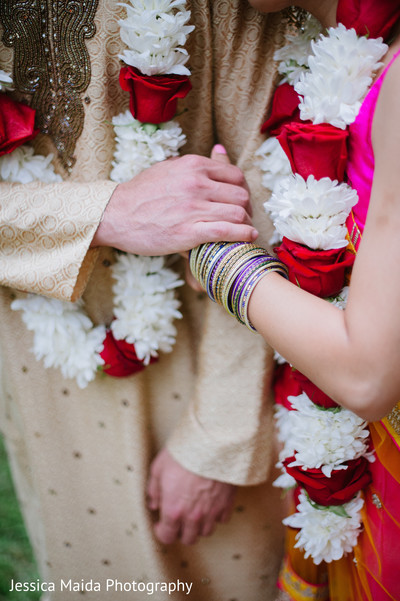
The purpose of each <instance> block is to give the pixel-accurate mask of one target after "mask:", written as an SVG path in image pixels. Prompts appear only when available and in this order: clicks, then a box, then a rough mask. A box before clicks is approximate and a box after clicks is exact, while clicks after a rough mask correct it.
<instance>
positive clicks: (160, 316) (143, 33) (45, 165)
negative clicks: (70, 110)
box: [0, 0, 194, 388]
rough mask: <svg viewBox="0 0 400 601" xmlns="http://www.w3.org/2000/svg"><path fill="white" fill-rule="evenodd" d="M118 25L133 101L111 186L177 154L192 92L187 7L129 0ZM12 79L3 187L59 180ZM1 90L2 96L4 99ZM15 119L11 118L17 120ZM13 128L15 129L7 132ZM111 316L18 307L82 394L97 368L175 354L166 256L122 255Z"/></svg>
mask: <svg viewBox="0 0 400 601" xmlns="http://www.w3.org/2000/svg"><path fill="white" fill-rule="evenodd" d="M121 6H123V7H124V8H125V9H126V14H127V17H126V19H122V20H120V21H119V26H120V36H121V40H122V41H123V42H124V44H125V45H126V48H125V50H124V51H123V53H122V55H121V56H120V59H121V60H122V61H123V63H124V64H123V66H122V68H121V71H120V78H119V81H120V85H121V87H122V89H123V90H125V91H127V92H129V94H130V110H128V111H125V112H123V113H121V114H120V115H117V116H115V117H114V118H113V121H112V123H113V127H114V133H115V152H114V159H113V162H112V165H111V173H110V179H111V180H112V181H115V182H118V183H122V182H126V181H128V180H130V179H131V178H133V177H134V176H136V175H137V174H138V173H140V172H141V171H143V170H144V169H146V168H148V167H150V166H151V165H153V164H155V163H157V162H159V161H163V160H165V159H168V158H170V157H175V156H178V154H179V149H180V148H181V147H182V146H183V144H184V143H185V141H186V138H185V135H184V134H183V132H182V130H181V128H180V126H179V124H178V123H177V122H175V121H174V120H173V118H174V116H175V114H176V110H177V102H178V100H179V99H180V98H184V97H185V96H186V94H187V93H188V92H189V91H190V89H191V84H190V81H189V76H190V71H189V69H188V68H187V67H186V66H185V65H186V62H187V60H188V58H189V57H188V53H187V51H186V50H185V48H184V45H185V43H186V39H187V36H188V35H189V34H190V33H191V32H192V31H193V29H194V27H193V26H192V25H188V22H189V19H190V11H188V10H186V2H185V1H184V0H129V2H127V3H125V4H121ZM10 89H12V79H11V77H10V76H9V75H8V74H7V73H5V72H4V71H1V70H0V181H6V182H15V183H29V182H31V181H33V180H39V181H42V182H46V183H52V182H59V181H61V180H62V178H61V176H60V175H58V174H56V173H55V172H54V168H53V165H52V159H53V156H52V155H48V156H46V157H44V156H41V155H37V154H34V151H33V149H32V148H31V147H30V146H27V145H26V142H28V141H29V140H31V139H33V138H34V137H35V135H36V134H37V133H38V132H37V131H36V130H35V129H34V117H35V111H34V110H33V109H31V108H30V107H28V106H25V105H24V104H22V103H17V102H14V101H13V100H11V99H10V98H9V97H8V96H7V94H6V93H4V92H7V91H9V90H10ZM1 92H2V93H1ZM10 116H12V118H10ZM10 124H12V127H11V126H10ZM112 275H113V279H114V285H113V293H114V318H113V321H112V322H111V324H102V325H98V326H95V325H94V324H93V323H92V321H91V320H90V318H89V317H88V315H87V314H86V312H85V309H84V304H83V302H82V301H78V302H76V303H68V302H63V301H60V300H56V299H50V298H45V297H41V296H37V295H34V294H28V295H27V296H26V298H21V299H17V300H15V301H13V303H12V304H11V308H12V309H13V310H15V311H22V319H23V321H24V323H25V324H26V326H27V328H28V329H29V330H31V331H32V332H33V334H34V336H33V338H34V342H33V349H32V350H33V352H34V354H35V357H36V359H37V360H43V361H44V365H45V367H46V368H47V367H53V368H59V369H61V372H62V374H63V376H64V377H66V378H74V379H75V380H76V382H77V384H78V386H79V387H81V388H84V387H85V386H87V385H88V383H89V382H90V381H92V380H93V379H94V378H95V376H96V373H97V371H99V370H100V371H102V372H104V373H106V374H108V375H111V376H115V377H124V376H128V375H131V374H133V373H136V372H138V371H141V370H142V369H143V368H144V367H145V366H147V365H148V364H149V363H151V362H152V361H154V360H156V359H157V358H158V355H159V352H170V351H171V350H172V347H173V345H174V343H175V336H176V328H175V326H174V324H173V322H174V320H175V319H179V318H181V317H182V315H181V313H180V312H179V305H180V303H179V301H178V300H177V299H176V298H175V289H176V288H177V287H179V286H180V285H182V284H183V282H182V281H181V280H179V279H178V276H177V274H176V273H175V272H174V271H172V270H171V269H169V268H168V267H167V266H166V261H165V259H164V258H162V257H139V256H136V255H130V254H125V253H121V252H117V251H116V262H115V264H114V265H113V266H112Z"/></svg>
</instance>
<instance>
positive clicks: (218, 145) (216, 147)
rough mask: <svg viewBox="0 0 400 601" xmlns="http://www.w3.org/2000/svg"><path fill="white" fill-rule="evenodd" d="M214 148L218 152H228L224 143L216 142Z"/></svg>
mask: <svg viewBox="0 0 400 601" xmlns="http://www.w3.org/2000/svg"><path fill="white" fill-rule="evenodd" d="M213 150H215V152H217V153H218V154H227V152H226V150H225V148H224V146H222V144H216V145H215V146H214V148H213Z"/></svg>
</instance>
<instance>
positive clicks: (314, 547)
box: [283, 492, 364, 565]
mask: <svg viewBox="0 0 400 601" xmlns="http://www.w3.org/2000/svg"><path fill="white" fill-rule="evenodd" d="M363 504H364V501H363V499H362V498H361V495H360V493H359V494H358V495H357V496H356V497H355V498H354V499H352V500H351V501H350V502H349V503H345V504H344V505H341V506H340V508H337V509H336V510H332V508H323V509H319V508H317V507H315V504H314V505H312V504H311V503H310V502H309V501H308V499H307V497H306V495H305V494H304V493H303V492H302V493H300V495H299V504H298V505H297V512H296V513H294V514H293V515H290V516H289V517H287V518H285V519H284V520H283V523H284V524H285V525H286V526H290V527H291V528H299V529H300V530H299V532H298V533H297V534H296V539H297V543H296V545H295V547H297V548H300V549H303V550H304V551H305V555H304V556H305V558H306V559H307V558H308V557H310V556H311V557H312V559H313V561H314V563H315V564H316V565H319V564H320V563H321V562H322V561H326V562H327V563H330V562H331V561H336V560H338V559H341V558H342V557H343V556H344V555H345V554H346V553H350V552H351V551H352V550H353V548H354V547H355V545H356V544H357V538H358V535H359V533H360V530H361V513H360V512H361V508H362V506H363ZM318 507H319V506H318ZM341 509H342V511H341ZM341 513H342V515H341ZM346 514H347V515H346Z"/></svg>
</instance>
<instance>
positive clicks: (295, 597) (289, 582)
mask: <svg viewBox="0 0 400 601" xmlns="http://www.w3.org/2000/svg"><path fill="white" fill-rule="evenodd" d="M278 587H279V588H280V590H281V591H284V592H285V593H287V594H288V595H289V596H290V599H291V601H329V586H328V583H326V584H325V583H324V584H311V583H310V582H307V581H306V580H303V578H301V577H300V576H299V575H298V574H296V572H295V571H294V570H293V568H292V565H291V563H290V559H289V557H288V556H286V557H285V560H284V562H283V565H282V568H281V572H280V574H279V579H278Z"/></svg>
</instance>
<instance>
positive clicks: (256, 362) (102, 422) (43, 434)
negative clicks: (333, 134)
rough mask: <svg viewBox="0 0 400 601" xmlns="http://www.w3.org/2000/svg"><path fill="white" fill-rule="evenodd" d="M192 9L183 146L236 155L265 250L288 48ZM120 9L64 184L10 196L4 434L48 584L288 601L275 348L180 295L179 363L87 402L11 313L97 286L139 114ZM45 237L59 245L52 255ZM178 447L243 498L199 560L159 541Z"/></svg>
mask: <svg viewBox="0 0 400 601" xmlns="http://www.w3.org/2000/svg"><path fill="white" fill-rule="evenodd" d="M190 4H191V9H192V21H193V23H194V24H195V26H196V30H195V32H194V33H193V34H192V36H191V38H190V42H189V48H188V49H189V52H190V55H191V61H190V67H191V70H192V74H193V76H192V83H193V90H192V92H191V93H190V95H189V96H188V97H187V99H186V100H185V102H184V103H183V104H182V106H181V107H180V108H182V109H183V108H187V109H188V110H187V112H186V113H184V114H183V115H182V119H181V123H182V125H183V127H184V129H185V131H186V133H187V135H188V143H187V146H186V147H185V152H198V153H200V154H205V155H207V154H208V153H209V152H210V149H211V147H212V144H213V143H214V142H215V141H220V142H222V143H224V144H225V145H226V147H227V149H228V152H229V154H230V156H231V157H232V159H233V160H234V161H237V162H238V164H239V165H240V166H241V167H242V168H243V169H244V170H245V172H246V176H247V178H248V181H249V184H250V186H251V190H252V200H253V208H254V219H255V222H256V224H257V226H258V227H259V229H260V231H262V235H261V239H262V241H263V242H266V240H267V239H268V236H269V229H270V226H269V223H268V221H267V219H266V217H265V215H264V213H263V209H262V203H263V202H264V200H265V191H263V190H262V188H261V184H260V175H259V173H258V171H257V169H256V168H254V167H253V159H254V157H253V153H254V150H255V149H256V148H257V147H258V145H259V144H260V142H261V137H260V136H259V134H258V131H259V126H260V124H261V123H262V121H263V118H264V116H265V112H266V109H267V106H268V102H269V99H270V95H271V90H272V85H273V79H274V73H273V65H272V53H273V50H274V47H275V45H276V44H278V43H281V41H282V39H281V38H282V31H281V28H280V26H279V19H278V17H277V16H276V15H275V16H261V15H259V14H257V13H256V11H254V10H253V9H252V8H250V7H249V6H248V4H247V2H246V1H245V0H230V1H229V0H214V1H213V2H212V3H210V2H208V1H207V0H196V1H194V0H193V1H192V2H190ZM122 10H123V9H122V8H120V7H118V6H117V4H116V3H115V2H114V1H113V0H100V3H99V8H98V11H97V14H96V27H97V33H96V35H95V37H94V38H93V39H91V40H89V41H88V43H87V46H88V49H89V52H90V56H91V64H92V80H91V83H90V86H89V88H88V90H87V92H85V96H88V98H90V102H88V103H86V104H85V111H86V118H85V128H84V132H83V134H82V136H81V138H80V139H79V140H78V144H77V163H76V165H75V167H74V169H73V171H72V174H71V177H70V178H69V180H68V181H66V182H65V183H63V184H60V185H57V186H56V188H49V187H46V186H43V185H39V184H37V185H36V184H35V185H34V186H32V190H34V194H33V195H32V194H31V190H30V189H28V187H23V186H14V187H13V188H12V191H11V189H10V187H9V186H4V185H2V186H1V195H2V197H3V194H4V198H6V195H7V198H8V202H7V203H6V204H5V205H4V209H3V211H5V212H6V213H7V215H8V214H9V212H10V211H11V210H12V207H13V206H14V207H17V208H16V209H15V211H14V213H13V215H14V222H13V228H14V230H13V235H12V236H9V238H8V239H7V245H6V246H3V245H2V247H1V249H3V248H6V253H8V256H10V255H11V257H12V259H11V260H10V261H9V260H7V259H4V260H2V262H1V263H0V270H1V278H2V282H3V283H4V284H5V287H4V288H3V289H2V293H1V299H0V303H1V304H0V318H1V323H2V331H1V340H0V344H1V356H2V363H3V378H2V391H1V392H2V394H1V399H0V402H1V413H0V420H1V421H0V423H1V427H2V430H3V432H4V434H5V438H6V443H7V447H8V450H9V454H10V460H11V464H12V468H13V474H14V479H15V481H16V484H17V488H18V494H19V496H20V499H21V503H22V507H23V509H24V514H25V518H26V521H27V525H28V528H29V531H30V534H31V538H32V540H33V543H34V546H35V550H36V553H37V556H38V558H39V564H40V568H41V571H42V573H43V576H44V578H45V580H47V581H55V582H56V583H58V582H60V579H61V578H63V579H64V580H69V579H72V580H76V581H80V580H81V579H84V580H85V581H88V580H90V579H92V580H94V581H101V582H102V583H103V588H102V591H101V592H100V593H99V592H95V593H89V592H87V593H86V595H87V596H88V597H89V598H91V599H96V601H97V600H99V601H101V600H103V599H104V600H105V599H112V600H113V601H119V600H120V599H121V600H123V599H125V598H132V599H146V598H148V596H149V595H147V593H145V592H142V593H122V592H121V593H115V592H108V593H107V592H106V590H105V585H104V583H105V579H106V578H112V579H119V580H121V581H123V582H127V581H132V580H136V581H140V580H142V581H143V582H149V583H151V582H160V581H174V580H177V579H178V578H179V579H180V580H181V581H185V582H188V583H190V582H193V588H192V591H191V594H190V596H189V598H191V599H193V600H194V601H203V600H204V601H205V600H207V601H208V600H210V601H234V600H236V601H261V600H263V601H265V600H266V599H273V598H274V594H275V578H276V575H277V570H278V566H279V561H280V551H281V543H282V532H281V526H280V507H281V503H280V500H279V493H278V492H277V491H276V490H275V489H273V488H272V487H271V484H270V481H271V480H272V479H273V478H274V476H275V474H273V473H272V472H273V470H272V471H271V466H272V465H273V461H274V457H273V453H272V444H271V425H272V424H271V422H272V419H271V403H270V402H269V399H268V390H269V388H270V378H271V351H270V349H268V348H267V347H266V345H265V344H264V343H263V341H262V340H261V339H260V337H258V336H257V335H254V334H252V333H251V332H248V331H247V330H246V329H245V328H241V327H240V326H239V325H238V324H236V323H235V322H234V321H233V320H230V319H229V316H227V315H225V313H224V312H223V310H221V308H220V307H218V306H216V305H214V304H212V303H211V302H209V301H208V299H207V298H206V297H205V296H204V295H200V294H198V293H195V292H194V291H192V290H191V289H188V288H185V289H182V290H181V291H180V295H181V300H182V312H183V314H184V319H183V320H181V321H180V322H178V323H177V326H178V337H177V344H176V346H175V348H174V351H173V353H172V354H169V355H163V356H162V357H161V358H160V360H159V362H158V363H156V364H154V365H152V366H150V367H149V368H147V370H146V371H145V372H144V373H141V374H139V375H137V376H133V377H131V378H127V379H123V380H115V379H112V378H107V377H103V378H102V377H100V376H98V377H97V379H96V381H95V382H93V383H91V384H90V385H89V386H88V387H87V388H86V389H85V390H83V391H80V390H79V389H78V388H77V387H76V386H75V383H74V382H71V381H67V380H63V379H62V377H61V375H60V373H59V372H58V371H56V370H45V369H44V368H43V366H42V364H40V363H37V362H36V361H35V360H34V358H33V356H32V353H31V352H30V348H31V346H32V337H31V334H30V333H29V332H27V331H26V329H25V327H24V326H23V324H22V320H21V315H20V314H19V313H14V312H11V311H10V308H9V307H10V302H11V300H12V298H15V296H18V297H19V296H22V295H23V292H21V289H22V290H35V291H37V292H41V293H44V294H49V295H51V296H56V297H60V298H71V296H73V294H76V293H77V292H78V291H79V288H80V287H81V286H82V284H83V283H85V281H86V279H87V277H88V274H89V270H90V267H91V265H90V264H92V263H93V261H94V257H90V254H91V253H89V256H87V255H85V253H86V250H87V248H88V246H89V244H90V240H91V237H92V235H93V232H94V230H95V227H96V226H97V223H98V221H99V220H100V218H101V215H102V212H103V211H104V208H105V206H106V203H107V201H108V199H109V197H110V195H111V193H112V190H113V184H111V183H110V182H107V181H106V179H107V176H108V173H109V169H110V162H111V159H112V149H113V139H112V129H111V127H110V121H111V118H112V116H113V115H115V114H117V113H119V112H120V111H121V110H122V109H123V108H125V106H126V103H127V98H126V96H125V95H124V94H123V93H122V92H121V90H120V89H119V86H118V71H119V60H118V53H119V52H120V51H121V44H120V41H119V36H118V26H117V21H118V16H119V14H122ZM232 15H233V18H232ZM11 61H12V52H11V50H10V49H8V48H4V47H2V46H1V45H0V65H1V68H3V69H5V70H7V68H8V69H9V66H10V65H11ZM35 144H36V146H37V149H38V151H40V152H46V153H47V152H49V151H51V150H54V149H53V148H52V145H51V141H50V140H49V139H47V138H45V137H43V136H42V137H41V138H40V139H38V140H36V141H35ZM34 198H36V201H35V200H34ZM31 202H33V203H34V206H35V210H37V211H38V214H37V216H36V217H35V219H34V220H31V221H32V222H33V221H34V224H35V226H34V227H31V228H28V230H27V231H28V232H29V237H31V240H32V242H29V244H25V245H24V244H23V243H21V240H22V241H23V240H24V236H26V235H27V234H25V233H24V234H22V231H23V228H22V227H21V223H22V222H21V221H19V220H18V219H17V216H16V214H17V213H18V215H20V216H21V217H22V215H24V214H25V215H26V214H27V212H28V213H29V210H28V208H29V204H30V203H31ZM78 205H79V209H78ZM21 207H22V208H21ZM60 207H62V208H61V209H60ZM60 211H61V212H60ZM71 212H74V218H72V217H71ZM46 213H47V214H48V216H47V218H46ZM3 219H4V218H3V217H2V219H1V222H0V227H1V228H4V227H9V222H10V219H9V218H7V219H6V221H5V222H4V221H3ZM63 222H73V223H74V226H75V227H74V228H71V236H70V240H69V242H70V243H69V244H68V245H66V246H67V247H68V248H67V249H66V248H65V246H64V244H63V242H62V239H61V236H60V232H61V233H62V231H63V228H62V223H63ZM25 223H30V222H29V219H28V220H26V219H25ZM49 223H52V224H53V225H51V226H50V229H49V225H48V224H49ZM55 223H58V224H59V226H58V227H55V225H54V224H55ZM51 228H54V229H51ZM25 229H26V228H25ZM50 230H51V231H50ZM72 230H73V231H72ZM32 236H33V238H32ZM46 237H47V238H46ZM44 238H46V240H49V239H50V240H51V244H50V245H48V244H44V245H43V244H42V243H41V240H42V239H44ZM26 242H28V240H26ZM48 247H49V248H48ZM18 249H20V250H18ZM24 249H25V251H24ZM17 252H19V256H18V259H17ZM112 260H113V257H112V253H111V251H109V250H102V251H101V253H100V256H99V257H98V258H97V262H96V265H95V267H94V270H93V273H92V276H91V278H90V280H89V282H88V283H87V286H86V289H85V292H84V297H83V298H84V300H85V304H86V308H87V311H88V313H89V314H90V315H91V317H92V318H93V319H94V320H95V321H107V320H110V318H111V315H112V304H111V294H110V284H111V282H110V279H111V278H110V269H109V265H110V263H111V262H112ZM3 261H4V263H3ZM3 265H4V268H3ZM43 270H44V271H45V272H46V277H48V275H49V274H50V276H51V283H50V282H49V284H47V283H46V282H47V280H46V279H45V278H43V275H42V274H43ZM78 274H79V277H78ZM13 288H18V289H19V291H18V292H17V291H16V290H15V289H13ZM74 289H75V293H74V292H73V290H74ZM166 443H167V444H168V446H169V449H170V450H171V452H172V453H173V455H174V456H175V457H176V459H177V460H178V461H180V462H181V463H182V464H183V465H184V466H185V467H187V468H188V469H191V470H193V471H195V472H196V473H199V474H202V475H204V476H209V477H213V478H216V479H222V480H226V481H229V482H233V483H237V484H241V485H244V486H243V487H242V488H240V490H239V494H238V497H237V502H236V507H235V511H234V515H233V519H232V520H231V522H230V523H229V525H224V526H220V527H219V528H218V529H217V532H216V533H215V534H214V535H213V536H212V537H211V538H209V539H204V540H202V541H201V542H200V543H198V544H197V545H195V546H193V547H188V548H185V547H182V546H181V545H174V546H172V547H168V548H163V547H162V546H160V545H158V544H157V543H156V541H155V540H154V538H153V537H152V534H151V520H152V517H151V516H150V515H149V513H148V512H147V510H146V507H145V492H144V491H145V482H146V479H147V475H148V466H149V462H150V461H151V458H152V457H153V456H154V454H155V453H156V452H157V450H158V449H159V448H161V446H162V445H164V444H166ZM267 478H269V480H268V482H266V483H263V482H264V481H265V480H266V479H267ZM250 485H252V486H250ZM81 598H82V595H81V594H80V593H71V592H68V591H64V592H63V593H61V592H60V591H59V590H58V591H57V592H56V593H54V594H53V595H52V596H51V599H52V600H53V599H54V600H55V601H64V600H67V599H68V600H71V601H74V600H75V599H76V600H78V599H81ZM153 598H155V599H157V600H158V601H165V599H166V598H167V596H166V595H165V593H163V594H160V593H158V594H154V595H153ZM172 598H174V599H184V598H186V594H185V593H180V594H178V593H175V595H174V596H172Z"/></svg>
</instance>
